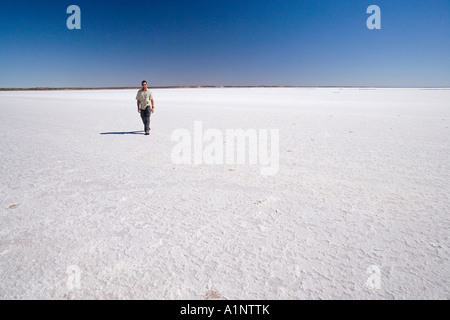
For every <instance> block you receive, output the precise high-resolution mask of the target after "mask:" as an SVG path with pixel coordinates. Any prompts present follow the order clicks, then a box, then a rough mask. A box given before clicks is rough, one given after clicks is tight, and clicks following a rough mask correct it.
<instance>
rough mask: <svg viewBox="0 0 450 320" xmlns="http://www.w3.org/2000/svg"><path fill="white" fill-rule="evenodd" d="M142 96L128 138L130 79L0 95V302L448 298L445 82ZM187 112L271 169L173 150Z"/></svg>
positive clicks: (448, 93)
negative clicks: (146, 102)
mask: <svg viewBox="0 0 450 320" xmlns="http://www.w3.org/2000/svg"><path fill="white" fill-rule="evenodd" d="M153 94H154V97H155V100H156V101H155V102H156V112H155V114H153V115H152V125H151V127H152V131H151V132H152V133H151V135H150V136H144V135H143V134H142V132H141V130H142V129H143V126H142V123H141V120H140V118H139V115H138V113H137V109H136V102H135V100H134V98H135V95H136V90H101V91H88V90H86V91H83V90H82V91H29V92H0V138H1V142H0V150H1V165H0V170H1V183H0V191H1V194H2V197H1V199H0V201H1V203H0V221H1V225H0V298H1V299H449V298H450V264H449V245H450V239H449V236H450V221H449V220H450V183H449V181H450V138H449V137H450V90H448V89H439V90H437V89H436V90H434V89H388V88H383V89H381V88H378V89H369V88H246V89H243V88H214V89H212V88H208V89H203V88H198V89H154V90H153ZM196 121H201V125H202V128H203V130H206V129H208V128H212V129H216V131H219V132H223V133H225V132H226V130H227V129H235V128H236V129H237V128H241V129H244V130H246V129H255V130H259V129H268V130H270V129H279V146H278V149H277V151H278V152H279V166H278V168H277V169H278V170H277V172H276V174H274V175H267V176H265V175H262V174H261V170H260V169H261V166H259V165H254V164H250V163H247V162H246V163H245V164H237V163H236V164H234V163H229V164H227V163H225V164H206V163H203V164H193V163H192V164H182V163H181V164H180V163H175V162H174V161H173V158H172V151H173V149H174V147H175V145H176V144H177V143H176V142H174V141H172V140H171V136H172V134H173V133H174V131H175V130H177V129H186V130H188V131H189V132H192V133H193V132H194V123H195V122H196ZM224 143H225V141H224ZM205 145H206V143H205Z"/></svg>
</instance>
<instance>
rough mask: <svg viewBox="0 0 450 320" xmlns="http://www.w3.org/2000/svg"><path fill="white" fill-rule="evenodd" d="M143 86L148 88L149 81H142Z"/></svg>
mask: <svg viewBox="0 0 450 320" xmlns="http://www.w3.org/2000/svg"><path fill="white" fill-rule="evenodd" d="M141 85H142V88H144V89H146V88H147V81H145V80H144V81H142V82H141Z"/></svg>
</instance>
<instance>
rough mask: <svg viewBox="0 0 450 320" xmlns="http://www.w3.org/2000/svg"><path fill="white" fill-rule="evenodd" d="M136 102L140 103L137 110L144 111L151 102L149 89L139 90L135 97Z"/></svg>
mask: <svg viewBox="0 0 450 320" xmlns="http://www.w3.org/2000/svg"><path fill="white" fill-rule="evenodd" d="M136 100H139V101H140V102H141V104H140V106H139V108H140V109H141V110H145V109H146V108H147V107H148V106H149V105H151V102H150V100H153V94H152V91H151V90H150V89H147V90H146V91H144V89H140V90H139V91H138V93H137V95H136Z"/></svg>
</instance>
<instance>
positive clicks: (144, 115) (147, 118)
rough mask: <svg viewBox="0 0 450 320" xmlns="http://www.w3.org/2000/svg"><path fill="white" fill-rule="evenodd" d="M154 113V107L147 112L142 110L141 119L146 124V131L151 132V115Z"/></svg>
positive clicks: (147, 109) (146, 109) (148, 108)
mask: <svg viewBox="0 0 450 320" xmlns="http://www.w3.org/2000/svg"><path fill="white" fill-rule="evenodd" d="M151 113H152V107H150V106H148V107H147V108H145V110H141V119H142V122H143V123H144V131H145V132H147V131H150V115H151Z"/></svg>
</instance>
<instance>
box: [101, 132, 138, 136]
mask: <svg viewBox="0 0 450 320" xmlns="http://www.w3.org/2000/svg"><path fill="white" fill-rule="evenodd" d="M100 134H101V135H107V134H142V135H143V134H145V132H144V131H128V132H102V133H100Z"/></svg>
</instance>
